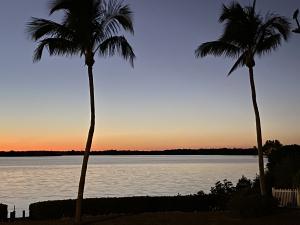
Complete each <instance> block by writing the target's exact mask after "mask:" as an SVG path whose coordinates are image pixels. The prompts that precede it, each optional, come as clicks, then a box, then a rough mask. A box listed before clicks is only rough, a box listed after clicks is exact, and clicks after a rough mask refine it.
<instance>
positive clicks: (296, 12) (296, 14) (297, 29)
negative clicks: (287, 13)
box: [293, 9, 300, 34]
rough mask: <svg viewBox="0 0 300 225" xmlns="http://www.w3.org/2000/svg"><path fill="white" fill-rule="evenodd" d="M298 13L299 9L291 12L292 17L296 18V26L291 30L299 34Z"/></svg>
mask: <svg viewBox="0 0 300 225" xmlns="http://www.w3.org/2000/svg"><path fill="white" fill-rule="evenodd" d="M298 15H299V9H296V11H295V12H294V14H293V19H294V20H296V23H297V28H296V29H294V30H293V32H294V33H298V34H300V24H299V20H298Z"/></svg>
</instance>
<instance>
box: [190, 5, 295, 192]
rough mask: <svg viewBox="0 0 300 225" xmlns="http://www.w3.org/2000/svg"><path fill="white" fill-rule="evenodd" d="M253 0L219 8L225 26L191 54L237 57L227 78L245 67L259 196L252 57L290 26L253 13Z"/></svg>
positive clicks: (261, 163) (262, 180) (259, 137)
mask: <svg viewBox="0 0 300 225" xmlns="http://www.w3.org/2000/svg"><path fill="white" fill-rule="evenodd" d="M255 5H256V1H254V2H253V5H251V6H246V7H242V6H241V5H240V4H239V3H237V2H232V3H231V5H229V6H228V7H227V6H226V5H223V10H222V13H221V16H220V18H219V21H220V22H221V23H223V22H226V23H225V29H224V33H223V34H222V36H221V37H220V38H219V39H218V40H217V41H212V42H206V43H203V44H201V45H200V46H199V47H198V48H197V49H196V51H195V54H196V57H205V56H207V55H214V56H225V57H231V58H237V61H236V62H235V64H234V65H233V67H232V69H231V70H230V71H229V74H228V75H230V74H231V73H232V72H233V71H235V70H236V69H237V68H238V67H241V66H246V67H247V68H248V72H249V79H250V86H251V93H252V103H253V107H254V113H255V121H256V137H257V149H258V161H259V176H260V189H261V195H262V196H265V195H266V182H265V173H264V159H263V151H262V132H261V123H260V115H259V110H258V105H257V101H256V90H255V83H254V74H253V68H254V67H255V56H256V55H258V56H262V55H264V54H266V53H270V52H271V51H272V50H275V49H276V48H278V47H279V46H280V45H281V42H282V40H287V38H288V36H289V34H290V24H289V22H288V20H287V19H286V18H284V17H281V16H278V15H276V14H267V15H266V19H265V20H264V19H262V17H261V16H260V15H259V14H257V13H256V10H255Z"/></svg>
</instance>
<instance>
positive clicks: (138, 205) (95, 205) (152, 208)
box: [29, 195, 212, 220]
mask: <svg viewBox="0 0 300 225" xmlns="http://www.w3.org/2000/svg"><path fill="white" fill-rule="evenodd" d="M75 203H76V201H75V200H59V201H46V202H37V203H33V204H30V206H29V217H30V219H33V220H44V219H59V218H63V217H73V216H74V212H75ZM211 207H212V203H211V198H210V196H209V195H188V196H172V197H171V196H164V197H124V198H91V199H84V201H83V209H82V210H83V214H84V215H104V214H123V213H125V214H128V213H142V212H162V211H184V212H191V211H208V210H209V209H210V208H211Z"/></svg>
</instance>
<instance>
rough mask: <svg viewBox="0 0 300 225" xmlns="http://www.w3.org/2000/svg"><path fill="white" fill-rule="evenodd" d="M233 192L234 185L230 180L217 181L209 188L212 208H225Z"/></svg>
mask: <svg viewBox="0 0 300 225" xmlns="http://www.w3.org/2000/svg"><path fill="white" fill-rule="evenodd" d="M234 192H235V187H234V186H233V185H232V182H230V181H228V180H226V179H225V180H223V183H222V182H220V181H218V182H217V183H216V184H215V186H214V187H212V188H211V189H210V193H211V194H210V197H211V202H212V203H211V204H212V205H213V208H214V210H225V209H226V208H227V203H228V201H229V200H230V198H231V197H232V194H233V193H234Z"/></svg>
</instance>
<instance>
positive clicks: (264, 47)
mask: <svg viewBox="0 0 300 225" xmlns="http://www.w3.org/2000/svg"><path fill="white" fill-rule="evenodd" d="M281 39H282V37H281V34H273V35H270V36H268V37H265V38H264V39H262V40H261V41H260V42H259V43H258V44H257V46H256V53H257V54H258V55H259V56H262V55H264V54H267V53H270V52H271V51H272V50H275V49H277V48H278V47H279V46H280V45H281Z"/></svg>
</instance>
